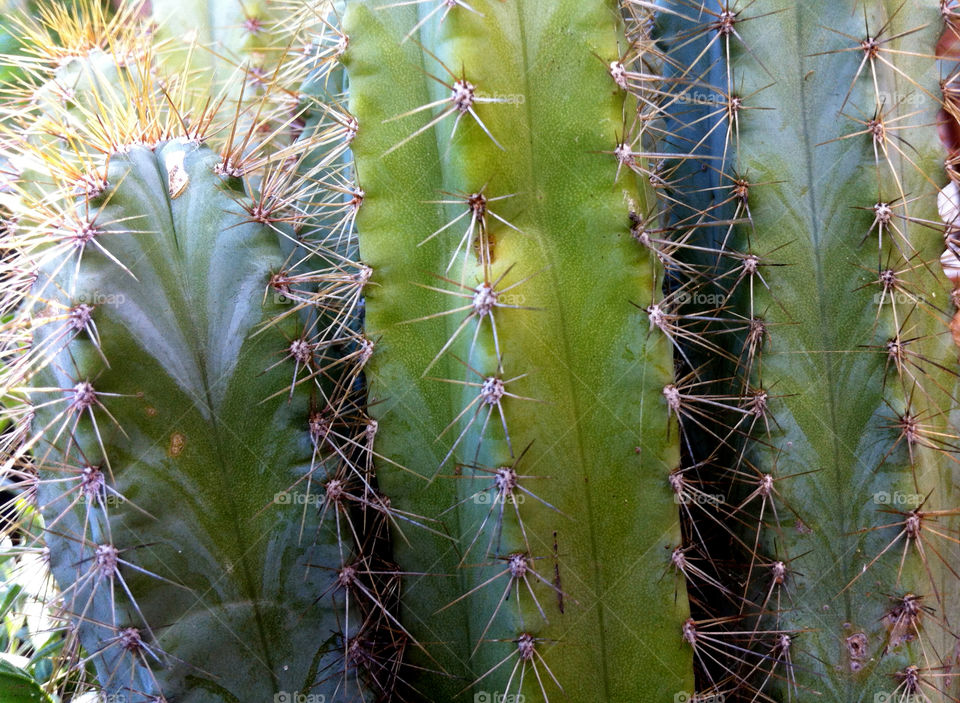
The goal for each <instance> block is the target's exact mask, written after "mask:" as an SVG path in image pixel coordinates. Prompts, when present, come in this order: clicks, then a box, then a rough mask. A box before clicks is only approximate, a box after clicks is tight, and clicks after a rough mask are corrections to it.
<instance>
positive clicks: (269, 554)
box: [2, 26, 392, 701]
mask: <svg viewBox="0 0 960 703" xmlns="http://www.w3.org/2000/svg"><path fill="white" fill-rule="evenodd" d="M69 28H70V27H69V26H68V27H67V29H69ZM107 43H108V44H109V47H108V46H106V45H105V46H103V47H101V46H99V45H98V44H97V43H94V45H93V46H91V47H89V48H88V50H87V51H86V52H85V53H82V52H78V53H77V55H76V56H74V57H73V58H71V59H70V60H69V61H67V62H61V63H60V64H59V65H57V66H55V67H54V68H53V69H52V72H51V75H50V78H49V81H48V84H50V85H54V84H55V85H56V86H58V87H60V88H66V94H65V95H62V97H61V94H58V93H57V92H56V91H44V94H47V95H50V96H51V97H50V99H49V100H47V101H46V102H44V103H41V104H40V105H39V107H40V110H39V112H36V113H35V114H34V113H28V114H23V115H20V116H19V120H20V126H18V128H16V129H14V130H12V132H11V135H10V138H9V142H8V149H9V151H10V153H11V154H12V158H13V163H14V165H15V166H17V167H19V168H20V175H19V178H18V180H17V182H16V184H15V185H13V186H12V188H11V190H10V192H9V193H8V197H7V199H6V204H7V206H8V211H9V213H10V233H9V235H8V237H7V242H6V246H7V248H8V249H9V250H10V251H12V253H13V256H12V258H11V259H10V260H9V262H8V266H9V268H7V269H6V271H7V274H6V275H7V277H8V287H7V289H6V296H5V299H4V309H6V310H10V311H12V313H13V317H12V320H11V321H10V323H9V325H8V330H9V332H8V335H12V336H11V340H13V341H15V342H17V344H16V345H14V346H12V347H8V352H7V354H6V359H5V366H4V369H3V379H2V380H3V384H2V385H3V396H4V405H5V416H6V417H7V418H9V419H10V420H12V421H13V423H14V429H15V432H14V433H13V434H8V437H7V438H6V441H5V446H6V452H5V463H4V470H5V473H6V474H7V475H12V476H15V477H17V478H18V480H19V481H20V482H21V483H23V484H25V485H27V486H29V487H30V488H31V490H32V491H34V495H35V498H36V501H37V504H38V505H39V507H40V514H41V515H42V518H43V525H42V530H43V533H42V543H43V545H44V547H45V548H46V549H47V550H49V564H50V568H51V570H52V572H53V575H54V577H55V578H56V580H57V582H58V584H59V586H60V594H59V595H58V596H57V598H56V601H55V603H54V604H53V605H56V606H57V608H58V611H59V614H60V617H62V618H63V620H64V622H65V627H66V628H67V631H68V633H69V635H70V637H71V638H73V637H75V638H76V640H77V641H78V643H79V644H80V645H82V646H83V648H84V650H85V652H86V653H85V654H84V655H83V657H82V658H81V659H80V661H79V662H77V663H75V664H78V665H80V666H81V667H83V666H87V665H89V666H90V667H91V668H92V669H94V670H95V672H96V677H97V680H98V682H99V683H98V690H99V691H100V692H101V694H102V695H107V696H116V697H118V698H117V700H120V699H123V700H142V701H157V700H184V701H187V700H196V701H215V700H216V701H238V700H273V699H274V696H276V695H281V696H282V695H284V694H285V695H288V696H294V695H295V694H297V693H298V692H302V693H303V694H307V693H314V694H317V695H322V696H325V697H327V698H328V699H330V700H334V699H337V700H372V699H373V698H375V697H377V696H380V695H382V694H383V689H384V687H386V686H388V685H389V684H388V680H389V655H385V654H384V653H385V652H387V651H389V650H390V647H391V646H392V645H391V641H390V639H389V637H390V635H389V633H387V631H386V628H385V626H384V623H389V622H390V619H389V618H390V613H389V611H388V610H387V609H386V602H387V599H388V596H389V592H388V589H389V587H390V579H389V577H386V576H384V577H381V576H378V575H377V574H376V569H377V568H378V564H379V562H377V561H376V558H375V554H374V552H373V551H371V550H373V544H374V542H375V541H376V540H378V539H382V538H381V537H380V536H379V532H380V531H382V528H381V527H379V525H380V522H381V521H382V517H383V515H385V513H386V509H385V507H384V504H383V501H382V499H381V498H380V497H379V495H377V494H376V493H375V492H374V486H373V485H372V483H371V477H370V476H369V475H368V474H367V473H366V468H365V467H366V462H365V460H364V459H363V453H364V452H363V447H362V445H361V444H360V442H359V440H358V439H357V438H355V437H354V436H353V435H351V434H347V433H348V432H353V431H354V430H355V429H357V427H358V426H359V423H358V422H354V423H348V417H349V414H348V408H350V407H351V406H352V403H353V401H352V400H351V397H352V394H353V392H354V388H353V380H354V379H355V377H356V374H357V370H356V369H357V365H358V364H357V361H356V360H357V359H358V358H362V357H363V354H364V353H365V351H364V350H365V345H364V341H363V338H362V337H359V336H358V335H357V334H356V333H355V332H353V330H352V327H351V325H352V324H353V318H354V315H355V312H354V308H355V305H356V302H355V299H356V298H357V297H358V296H359V292H360V290H361V289H362V286H363V280H364V279H363V272H362V270H359V269H356V268H353V269H351V268H349V266H348V264H349V262H348V261H347V260H345V259H344V257H343V256H342V254H338V253H337V250H336V248H335V247H334V246H333V245H332V244H330V243H329V242H326V241H325V240H327V239H329V232H328V231H327V230H328V227H326V226H325V225H324V224H323V223H322V222H321V221H320V220H319V219H318V218H317V217H315V216H311V215H310V214H309V212H308V210H309V207H311V206H313V205H314V204H315V203H316V202H318V201H321V200H322V199H323V197H325V196H324V193H325V192H326V190H327V185H326V181H324V180H323V178H324V177H325V173H326V170H330V169H332V168H334V167H332V166H330V165H329V163H328V162H331V161H335V160H336V159H337V158H338V155H339V154H342V151H343V147H342V146H340V145H339V144H338V143H337V142H336V141H335V140H332V139H330V138H329V137H330V135H329V134H328V131H325V130H326V128H324V129H321V128H320V127H319V126H318V127H317V130H316V131H315V132H314V131H309V130H308V131H305V132H304V131H303V130H301V132H302V133H301V136H300V139H299V141H298V142H297V146H296V147H290V146H288V145H287V143H286V141H287V140H277V141H276V142H275V141H273V140H266V141H258V139H257V136H258V134H259V132H260V126H261V125H259V124H253V126H252V127H251V128H250V132H249V133H235V131H230V132H229V133H230V139H229V140H227V141H225V142H222V144H221V147H220V150H219V153H218V151H217V150H214V149H211V148H210V147H209V146H205V145H204V144H203V143H202V141H203V140H204V138H205V137H206V135H205V132H206V131H207V130H211V131H217V130H219V129H222V127H221V126H219V125H217V126H216V127H212V126H211V125H210V124H209V120H210V119H211V117H210V114H211V113H208V112H205V111H199V112H192V113H191V110H194V109H195V106H196V105H203V101H202V98H203V96H202V95H201V96H200V99H199V100H197V101H195V100H194V97H193V95H192V94H190V92H189V87H186V89H181V93H180V94H179V95H178V94H177V93H176V92H174V90H173V89H172V88H171V86H172V83H171V82H166V83H165V84H164V83H161V82H159V81H158V80H157V78H156V76H155V75H154V74H155V72H159V71H161V70H162V66H160V65H154V64H152V63H146V62H148V61H150V60H151V58H150V57H151V52H149V51H141V52H139V53H137V52H134V51H133V48H135V47H131V46H125V45H122V44H120V41H119V38H118V37H117V36H111V37H108V42H107ZM101 48H102V49H104V50H101ZM140 48H141V49H142V48H143V47H140ZM123 50H130V51H129V53H128V54H124V53H122V52H123ZM116 56H129V57H130V58H128V59H126V60H125V61H124V62H123V64H122V65H117V64H116V63H115V62H114V61H113V60H112V59H111V57H116ZM307 68H309V67H307ZM305 76H306V72H303V75H302V76H301V77H300V78H299V81H301V82H302V81H303V80H304V78H305ZM291 77H292V76H291ZM274 90H281V86H276V87H275V88H274ZM328 113H329V111H328ZM95 117H100V118H101V119H99V120H98V119H94V118H95ZM264 119H270V118H269V117H265V118H264ZM190 120H193V122H192V123H191V122H190ZM343 121H344V120H343V118H341V122H343ZM227 127H229V125H227ZM343 136H344V137H345V136H346V135H343ZM321 141H322V143H321ZM341 141H342V140H341ZM277 142H279V144H278V143H277ZM98 151H103V152H104V153H106V154H109V159H103V158H102V157H101V158H100V159H97V158H96V157H97V152H98ZM308 151H310V152H311V153H310V156H311V158H312V159H313V160H314V161H316V162H317V163H314V164H313V165H312V166H310V167H309V168H307V167H306V166H303V167H302V168H300V169H296V168H295V169H294V173H295V174H297V175H294V176H292V177H288V176H285V175H278V174H284V173H285V171H286V170H288V167H289V165H290V164H291V161H292V162H293V164H294V165H295V166H296V165H297V164H302V163H303V162H304V161H305V159H306V156H305V154H306V152H308ZM321 152H327V153H328V157H326V158H323V157H320V153H321ZM335 170H339V167H337V168H336V169H335ZM91 173H92V174H96V175H97V177H96V178H93V177H91ZM248 176H249V178H248ZM254 176H255V177H256V178H255V179H254ZM327 197H328V196H327ZM299 203H304V205H300V204H299ZM12 272H24V273H25V274H26V275H25V276H23V275H21V276H20V277H16V276H11V273H12ZM351 296H352V297H353V299H354V303H353V304H352V305H350V304H348V302H349V300H350V297H351ZM334 323H336V324H334ZM331 410H336V411H337V412H336V413H331ZM358 416H359V414H358ZM361 439H362V434H361ZM361 508H362V509H361ZM39 538H40V537H39V536H38V539H39ZM374 646H376V648H377V649H376V651H373V650H372V647H374ZM385 656H387V659H388V661H384V657H385ZM385 672H386V673H385Z"/></svg>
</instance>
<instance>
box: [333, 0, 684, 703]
mask: <svg viewBox="0 0 960 703" xmlns="http://www.w3.org/2000/svg"><path fill="white" fill-rule="evenodd" d="M434 4H435V3H426V4H423V5H422V6H421V7H419V8H418V7H415V6H413V5H410V4H404V3H397V5H398V6H397V7H391V6H382V5H383V3H377V2H354V3H348V10H347V14H346V17H345V20H344V26H345V28H346V32H347V34H348V36H349V37H350V44H349V48H348V51H347V54H346V55H345V62H346V66H347V70H348V75H349V80H350V103H349V105H350V111H351V113H352V114H353V115H354V116H355V117H356V119H357V122H358V127H359V131H358V134H357V138H356V141H355V142H354V154H355V157H356V160H357V172H358V176H359V180H360V184H361V185H362V187H363V191H364V201H363V206H362V207H361V208H360V211H359V214H358V217H357V227H358V234H359V240H360V255H361V257H362V259H363V261H364V262H365V263H366V264H367V265H369V266H370V267H371V268H372V269H373V272H374V273H373V276H372V277H371V287H370V288H369V289H368V291H367V295H366V319H365V326H366V334H367V335H368V336H371V337H372V338H374V339H376V340H377V347H376V350H375V352H374V354H373V357H372V358H371V361H370V364H369V365H368V367H367V374H366V378H367V382H368V394H369V402H370V405H371V413H372V414H373V416H374V417H375V418H376V420H377V421H378V423H379V434H378V439H377V445H376V448H377V452H378V455H379V456H381V457H382V458H381V459H377V460H375V463H378V464H379V470H378V476H379V479H380V481H381V485H382V487H383V489H384V491H385V492H386V493H387V495H389V496H390V498H391V500H392V501H393V505H394V507H396V508H399V509H402V510H408V511H412V512H415V513H418V514H421V515H425V516H430V517H437V518H440V519H442V521H443V525H444V526H445V529H446V531H447V534H444V535H432V536H431V535H423V534H420V535H417V536H416V540H413V539H411V541H410V542H409V544H407V543H404V542H403V541H402V540H399V539H398V540H396V550H397V551H396V559H397V561H398V562H399V563H400V565H401V567H402V568H403V569H404V570H405V571H409V572H413V573H414V574H416V576H409V577H408V579H407V580H408V586H407V587H406V589H405V592H404V599H403V602H402V610H401V618H403V619H404V622H406V623H407V624H408V627H409V628H410V631H411V633H412V634H413V635H414V636H415V637H417V638H418V639H419V640H420V641H421V642H433V643H435V644H434V646H432V647H431V648H429V654H430V657H420V658H418V659H417V660H416V661H417V665H418V666H422V667H423V668H424V669H428V670H431V671H432V672H434V673H433V674H431V675H429V676H427V677H422V678H420V679H419V680H422V681H423V682H424V683H423V684H422V689H423V690H428V691H430V694H431V695H432V696H434V697H435V699H436V700H450V699H453V697H454V696H455V695H456V694H458V693H463V692H465V691H466V692H467V693H466V695H470V694H471V693H472V694H475V695H480V696H485V695H489V696H490V697H491V698H492V697H493V696H494V695H513V696H519V695H524V696H528V697H532V699H535V700H541V699H551V700H552V699H555V698H558V697H559V696H560V695H561V693H562V694H563V695H566V696H568V697H570V698H571V699H573V700H634V699H639V698H641V697H646V698H649V699H650V700H669V699H670V698H671V697H672V696H673V695H675V693H677V692H680V691H691V690H692V689H693V681H692V668H691V665H690V659H691V655H690V652H689V651H684V650H683V649H682V648H681V647H680V646H678V645H677V644H674V645H673V646H670V647H658V646H651V643H654V642H660V641H663V640H664V639H666V638H671V639H672V638H673V636H675V635H677V634H678V633H679V632H680V628H681V625H682V623H683V622H684V620H685V619H686V618H687V617H688V605H687V598H686V595H685V592H684V588H683V583H682V578H680V577H679V575H678V574H677V573H676V572H675V571H674V569H673V568H672V567H671V565H670V555H671V553H672V551H673V550H674V549H676V548H678V547H679V546H680V528H679V522H678V506H677V504H676V503H675V502H674V500H673V496H674V493H673V492H672V491H671V486H670V483H669V481H668V478H669V477H670V475H671V471H673V470H674V469H676V468H677V467H678V464H679V440H678V431H677V427H676V421H675V420H673V419H671V411H670V408H669V405H668V404H667V402H665V399H664V396H663V388H664V387H665V386H667V385H668V384H670V383H671V382H672V379H673V347H672V345H671V338H670V335H669V330H670V329H671V323H670V321H669V317H668V315H667V314H666V313H665V312H660V308H659V307H658V306H659V304H660V301H661V298H662V295H661V292H660V288H661V287H662V285H663V269H662V266H661V264H660V262H659V261H657V260H656V259H653V258H651V257H649V256H648V255H647V254H646V252H645V251H644V250H643V249H642V248H640V247H638V246H637V243H636V242H634V241H633V239H631V237H630V224H631V221H630V213H631V212H640V213H646V212H648V211H650V210H651V209H653V208H654V207H655V202H656V200H655V197H654V195H653V192H652V189H651V188H650V186H649V184H648V183H647V182H646V181H645V180H643V179H640V178H638V177H637V175H636V174H635V173H634V172H633V171H632V170H631V169H630V168H629V167H627V166H625V164H627V163H630V164H638V163H639V161H640V159H641V157H640V156H635V155H633V154H628V153H627V152H628V151H629V150H630V146H628V145H624V144H623V143H621V142H620V141H619V140H618V138H619V137H622V134H623V130H624V127H625V125H630V124H631V123H632V121H633V119H634V118H633V117H632V115H633V113H634V112H635V111H636V104H637V98H636V97H635V96H634V95H632V94H631V93H632V92H639V91H638V90H637V89H634V87H633V86H628V85H627V83H626V81H625V80H624V79H623V77H622V76H621V74H620V73H615V74H614V75H611V73H610V65H611V62H618V61H619V57H620V51H621V50H622V47H624V46H625V45H626V44H627V43H628V42H627V40H626V38H625V35H624V28H623V25H622V24H621V22H620V21H618V20H617V17H616V14H615V13H614V12H612V10H613V9H614V5H613V4H612V3H607V2H582V1H581V0H570V1H562V2H555V3H551V5H550V6H549V8H547V7H545V6H544V5H543V4H542V3H539V2H532V1H531V2H525V1H522V0H512V1H511V2H509V3H499V2H487V1H479V2H471V3H469V5H468V4H467V3H455V4H453V5H450V6H448V7H446V8H445V10H444V11H443V12H442V13H441V12H437V11H436V10H437V8H435V7H430V6H431V5H434ZM418 10H419V12H418ZM431 11H432V12H431ZM427 15H432V16H430V17H429V18H428V17H427ZM418 25H419V30H418V31H413V30H415V29H416V28H417V26H418ZM412 31H413V33H412V34H411V32H412ZM621 68H622V67H621ZM623 70H626V69H623ZM574 86H575V88H574ZM623 87H630V88H631V90H623V89H622V88H623ZM411 473H413V474H415V475H418V476H419V477H420V479H421V480H417V479H416V478H411ZM628 555H630V556H628ZM653 604H656V605H655V606H654V605H653ZM586 671H589V672H591V675H590V676H585V675H583V673H582V672H586ZM577 672H581V673H579V674H578V673H577Z"/></svg>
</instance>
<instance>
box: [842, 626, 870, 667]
mask: <svg viewBox="0 0 960 703" xmlns="http://www.w3.org/2000/svg"><path fill="white" fill-rule="evenodd" d="M844 642H845V644H846V647H847V656H848V657H849V660H850V671H852V672H854V673H856V672H858V671H860V669H862V668H863V661H864V660H865V659H866V658H867V656H868V655H869V646H868V642H867V636H866V635H865V634H863V633H862V632H857V633H855V634H852V635H850V636H849V637H847V638H846V640H844Z"/></svg>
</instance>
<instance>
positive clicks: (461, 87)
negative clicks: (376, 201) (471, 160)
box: [383, 49, 508, 157]
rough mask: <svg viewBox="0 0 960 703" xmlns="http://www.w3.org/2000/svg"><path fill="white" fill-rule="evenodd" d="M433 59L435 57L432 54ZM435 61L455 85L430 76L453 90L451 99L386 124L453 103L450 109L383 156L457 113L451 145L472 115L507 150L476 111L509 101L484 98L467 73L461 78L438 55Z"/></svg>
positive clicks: (435, 103) (498, 144)
mask: <svg viewBox="0 0 960 703" xmlns="http://www.w3.org/2000/svg"><path fill="white" fill-rule="evenodd" d="M424 51H427V53H430V52H429V51H428V50H426V49H425V50H424ZM431 56H433V54H431ZM433 58H434V59H436V61H437V63H439V64H440V65H441V66H443V69H444V70H445V71H446V72H447V74H448V75H449V76H450V79H451V80H452V81H453V82H452V83H447V82H446V81H444V80H443V79H442V78H438V77H437V76H434V75H432V74H428V75H430V78H432V79H433V80H435V81H436V82H437V83H439V84H440V85H442V86H443V87H445V88H446V89H447V90H449V91H450V96H449V97H446V98H441V99H440V100H434V101H433V102H429V103H427V104H426V105H421V106H420V107H415V108H413V109H412V110H408V111H407V112H404V113H402V114H399V115H395V116H394V117H389V118H387V119H385V120H384V121H383V122H384V124H386V123H388V122H393V121H395V120H402V119H403V118H405V117H410V116H411V115H416V114H418V113H421V112H423V111H425V110H432V109H433V108H435V107H439V106H441V105H444V104H447V103H449V105H450V106H449V107H447V108H445V109H444V110H442V111H441V112H440V114H438V115H437V116H435V117H434V118H433V119H432V120H430V121H429V122H427V123H426V124H425V125H423V126H422V127H420V129H418V130H417V131H416V132H414V133H413V134H411V135H409V136H408V137H406V138H404V139H401V140H400V141H399V142H397V143H396V144H394V145H393V146H392V147H390V148H389V149H387V150H386V151H385V152H383V156H384V157H386V156H387V155H389V154H391V153H393V152H394V151H396V150H397V149H399V148H400V147H402V146H403V145H404V144H406V143H407V142H409V141H411V140H412V139H416V138H417V137H419V136H420V135H421V134H423V133H424V132H426V131H427V130H429V129H432V128H433V127H435V126H436V125H438V124H439V123H440V122H442V121H443V120H444V119H446V118H447V117H449V116H451V115H454V114H456V115H457V116H456V118H455V119H454V122H453V129H451V130H450V141H451V142H452V141H453V138H454V136H455V135H456V133H457V127H458V126H460V120H461V119H462V118H463V116H464V115H470V116H471V117H472V118H473V120H474V121H475V122H476V123H477V125H478V126H479V127H480V129H482V130H483V132H484V134H486V135H487V136H488V137H490V140H491V141H492V142H493V143H494V144H496V145H497V146H498V147H499V148H500V150H501V151H503V150H504V149H503V145H502V144H500V142H498V141H497V139H496V137H494V136H493V134H492V133H491V132H490V130H489V129H487V126H486V125H485V124H484V123H483V120H481V119H480V116H479V115H478V114H477V111H476V110H475V109H474V105H476V104H482V103H505V102H508V101H507V99H506V98H497V97H492V96H484V95H482V94H479V93H477V86H475V85H474V84H473V83H471V82H470V81H469V80H467V76H466V72H465V70H464V73H462V75H461V77H459V78H458V77H457V75H456V74H455V73H454V72H453V71H451V70H450V69H449V68H448V67H447V65H446V64H445V63H443V61H441V60H440V59H438V58H437V57H436V56H434V57H433Z"/></svg>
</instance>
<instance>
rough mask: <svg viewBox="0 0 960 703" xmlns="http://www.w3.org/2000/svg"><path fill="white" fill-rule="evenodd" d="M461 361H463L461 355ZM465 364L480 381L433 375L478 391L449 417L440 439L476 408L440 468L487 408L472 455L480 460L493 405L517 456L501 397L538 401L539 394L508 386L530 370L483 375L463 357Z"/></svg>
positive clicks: (511, 447)
mask: <svg viewBox="0 0 960 703" xmlns="http://www.w3.org/2000/svg"><path fill="white" fill-rule="evenodd" d="M458 361H460V360H459V359H458ZM460 363H462V364H463V365H464V366H466V367H467V368H468V369H469V370H470V371H472V372H473V373H475V374H476V375H477V376H479V377H480V378H481V380H480V381H479V382H478V381H462V380H459V379H450V378H433V377H431V380H433V381H440V382H442V383H453V384H456V385H460V386H469V387H471V388H476V389H478V390H477V395H476V396H475V397H474V398H473V400H471V401H470V402H469V403H467V406H466V407H465V408H464V409H463V410H461V411H460V413H459V414H458V415H457V416H456V417H455V418H454V419H453V420H451V421H450V423H449V424H448V425H447V426H446V427H445V428H444V429H443V431H442V432H441V433H440V435H439V436H438V437H437V439H440V438H441V437H443V435H445V434H446V433H447V432H448V431H449V430H450V429H451V428H452V427H455V426H456V425H457V423H459V422H460V420H461V419H462V418H463V417H464V416H466V415H467V414H468V413H469V412H470V409H471V408H474V406H476V407H475V409H474V411H473V415H472V416H471V417H470V419H469V420H468V421H467V423H466V424H465V425H464V428H463V430H462V431H461V432H460V434H459V435H458V436H457V439H456V440H455V441H454V442H453V445H452V446H451V447H450V450H449V451H448V452H447V454H446V456H445V457H444V458H443V461H441V462H440V466H439V467H438V469H440V468H443V466H444V464H446V463H447V461H449V460H450V457H452V456H453V454H454V452H455V451H456V449H457V447H458V446H460V442H461V441H463V438H464V437H466V436H467V433H468V432H469V431H470V428H471V427H473V424H474V423H475V422H476V421H477V418H478V417H479V416H480V413H482V412H483V410H484V409H485V410H486V411H487V414H486V417H485V418H484V419H483V424H482V426H481V428H480V432H479V433H478V439H477V450H476V452H475V454H474V457H473V462H474V463H477V460H478V459H479V457H480V445H481V444H482V441H483V437H484V436H485V435H486V430H487V426H488V425H489V424H490V418H491V417H492V416H493V411H494V409H496V410H497V413H498V414H499V415H500V423H501V425H502V427H503V434H504V438H505V439H506V442H507V448H508V449H509V451H510V456H514V453H513V444H512V443H511V441H510V430H509V429H508V428H507V416H506V415H505V414H504V412H503V404H502V401H503V399H504V398H515V399H516V400H529V401H533V402H539V401H537V399H536V398H528V397H525V396H521V395H516V394H515V393H511V392H510V391H508V390H507V389H506V387H507V385H508V384H510V383H513V382H514V381H519V380H520V379H522V378H526V376H527V374H525V373H524V374H520V375H519V376H514V377H513V378H509V379H507V380H504V379H503V377H502V369H498V371H497V374H496V375H494V376H484V375H483V374H482V373H480V372H479V371H477V370H476V369H474V368H473V367H472V366H470V365H469V364H466V363H464V362H463V361H460Z"/></svg>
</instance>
